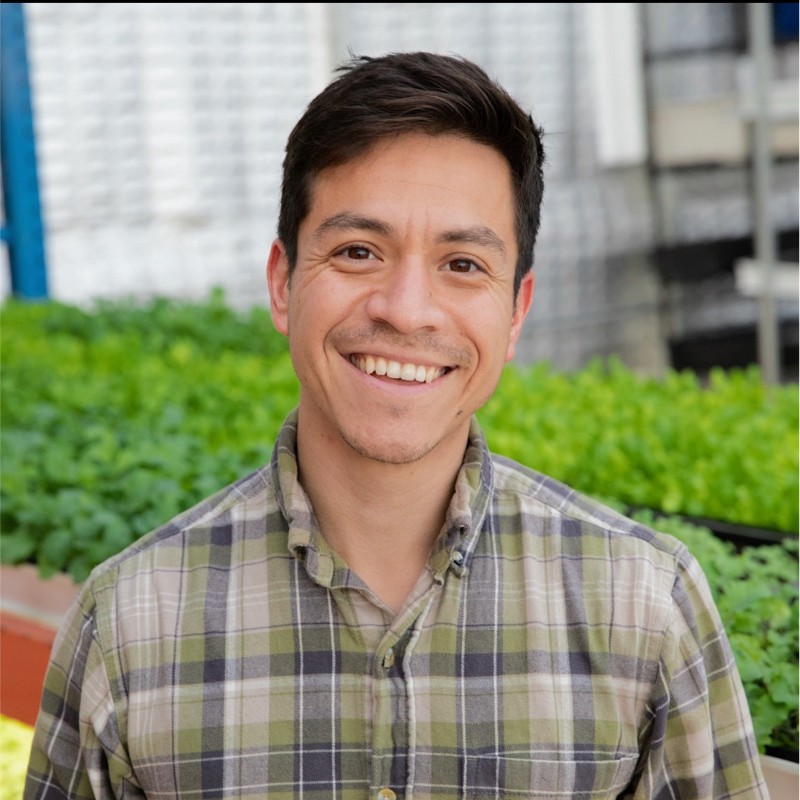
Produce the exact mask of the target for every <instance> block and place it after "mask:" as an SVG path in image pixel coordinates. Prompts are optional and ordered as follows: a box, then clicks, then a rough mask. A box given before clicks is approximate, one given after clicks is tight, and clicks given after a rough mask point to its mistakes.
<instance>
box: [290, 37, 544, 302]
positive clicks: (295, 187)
mask: <svg viewBox="0 0 800 800" xmlns="http://www.w3.org/2000/svg"><path fill="white" fill-rule="evenodd" d="M338 71H339V72H341V73H342V74H341V75H340V76H339V77H337V78H336V79H335V80H334V81H333V82H332V83H330V84H329V85H328V86H327V87H326V88H325V89H324V90H323V91H322V92H321V93H320V94H319V95H317V96H316V97H315V98H314V99H313V100H312V101H311V103H309V105H308V108H307V109H306V111H305V113H304V114H303V116H302V117H301V118H300V120H299V121H298V123H297V124H296V125H295V127H294V129H293V130H292V132H291V134H290V135H289V139H288V141H287V145H286V156H285V159H284V162H283V182H282V187H281V207H280V215H279V218H278V237H279V238H280V239H281V241H282V242H283V246H284V248H285V250H286V258H287V261H288V265H289V272H290V274H291V272H292V271H293V269H294V267H295V265H296V262H297V250H298V246H297V236H298V230H299V228H300V224H301V223H302V221H303V220H304V219H305V218H306V216H307V215H308V213H309V210H310V205H311V193H312V191H313V184H314V180H315V178H316V177H317V176H318V175H319V174H320V173H321V172H322V171H323V170H325V169H327V168H329V167H335V166H339V165H341V164H345V163H347V162H348V161H351V160H353V159H355V158H357V157H358V156H360V155H362V154H364V153H366V152H367V151H368V150H369V149H370V148H372V147H373V146H374V145H375V144H377V143H378V142H379V141H380V140H382V139H385V138H387V137H394V136H397V135H400V134H405V133H424V134H428V135H431V136H437V135H441V134H454V135H457V136H462V137H465V138H467V139H470V140H473V141H475V142H478V143H480V144H484V145H488V146H489V147H492V148H494V149H495V150H496V151H498V152H499V153H500V154H501V155H502V156H503V157H504V158H505V159H506V161H507V162H508V164H509V166H510V168H511V174H512V177H513V184H514V192H515V200H516V202H515V208H516V220H515V227H516V236H517V246H518V251H519V254H518V258H517V264H516V267H515V274H514V297H516V295H517V291H518V290H519V286H520V283H521V282H522V279H523V277H524V276H525V274H526V273H527V272H528V271H529V270H530V269H531V266H532V265H533V250H534V245H535V243H536V235H537V233H538V230H539V217H540V208H541V201H542V194H543V191H544V180H543V175H542V164H543V162H544V149H543V146H542V135H543V134H542V130H541V128H539V127H537V125H536V124H535V123H534V121H533V119H532V117H531V116H530V114H526V113H525V112H524V111H523V110H522V108H521V107H520V106H519V104H518V103H517V102H516V101H515V100H514V99H513V98H512V97H511V96H510V95H509V93H508V92H507V91H506V90H505V89H504V88H503V87H502V86H500V85H499V84H498V83H497V82H496V81H494V80H492V79H491V78H490V77H489V76H488V75H487V73H486V72H485V71H484V70H483V69H482V68H481V67H479V66H478V65H477V64H474V63H473V62H471V61H468V60H467V59H464V58H461V57H456V56H446V55H439V54H434V53H423V52H417V53H391V54H388V55H384V56H380V57H376V58H372V57H369V56H359V57H354V58H353V59H352V60H351V61H350V62H348V63H346V64H345V65H343V66H341V67H340V68H339V70H338Z"/></svg>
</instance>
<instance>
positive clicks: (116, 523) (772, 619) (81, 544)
mask: <svg viewBox="0 0 800 800" xmlns="http://www.w3.org/2000/svg"><path fill="white" fill-rule="evenodd" d="M0 335H1V336H2V350H0V356H1V357H2V370H0V395H1V396H2V419H1V420H0V422H1V423H2V436H1V437H0V456H1V457H2V471H3V480H2V485H0V494H1V497H0V500H1V501H2V504H1V505H0V557H1V558H2V561H3V562H4V563H10V564H14V563H21V562H26V561H31V562H35V563H36V564H37V565H38V568H39V571H40V572H41V573H42V574H44V575H48V574H52V573H54V572H58V571H63V572H69V573H70V574H71V575H72V577H73V578H75V579H76V580H77V581H82V580H84V579H85V578H86V576H87V575H88V573H89V571H90V570H91V569H92V568H93V567H94V566H95V565H96V564H98V563H100V562H101V561H103V560H104V559H105V558H107V557H109V556H111V555H113V554H115V553H117V552H119V551H120V550H121V549H123V548H124V547H125V546H127V545H128V544H129V543H131V542H133V541H134V540H135V539H137V538H138V537H139V536H141V535H142V534H144V533H146V532H147V531H149V530H151V529H153V528H155V527H157V526H158V525H160V524H162V523H163V522H166V521H167V520H169V519H170V518H171V517H173V516H174V515H175V514H177V513H179V512H180V511H182V510H184V509H185V508H188V507H190V506H191V505H193V504H194V503H196V502H198V501H199V500H201V499H202V498H203V497H206V496H208V495H209V494H211V493H212V492H213V491H215V490H217V489H219V488H221V487H223V486H225V485H226V484H227V483H230V482H231V481H233V480H235V479H236V478H238V477H241V476H242V475H244V474H246V473H247V472H249V471H251V470H254V469H256V468H258V467H260V466H262V465H263V464H264V463H266V462H267V461H268V460H269V458H270V454H271V449H272V441H273V437H274V436H275V434H276V432H277V430H278V428H279V427H280V424H281V422H282V421H283V419H284V418H285V416H286V414H288V412H289V411H290V410H291V408H292V407H293V406H294V405H295V404H296V402H297V397H298V389H297V381H296V378H295V374H294V370H293V368H292V365H291V361H290V359H289V355H288V350H287V345H286V341H285V339H284V338H283V337H282V336H280V335H279V334H277V332H276V331H275V330H274V328H273V327H272V323H271V321H270V318H269V314H268V313H267V311H266V310H264V309H255V310H252V311H250V312H247V313H241V312H236V311H234V310H233V309H231V308H230V307H229V306H228V305H227V304H226V302H225V298H224V295H222V294H221V293H219V292H216V293H214V294H213V295H212V296H211V297H210V298H209V299H208V300H207V301H206V302H203V303H186V302H179V301H174V300H166V299H163V298H156V299H154V300H152V301H150V302H146V303H135V302H114V303H108V302H107V303H100V304H98V305H97V306H96V307H94V308H92V309H91V310H86V309H80V308H77V307H74V306H69V305H63V304H58V303H43V304H21V303H17V302H8V303H6V304H5V305H4V306H3V307H2V309H1V310H0ZM479 417H480V419H481V422H482V424H483V426H484V429H485V431H486V433H487V438H488V440H489V443H490V446H491V447H492V448H493V449H494V450H495V451H497V452H500V453H504V454H506V455H508V456H510V457H512V458H516V459H517V460H518V461H520V462H522V463H524V464H527V465H529V466H531V467H533V468H535V469H538V470H540V471H542V472H546V473H548V474H550V475H553V476H554V477H556V478H558V479H560V480H563V481H565V482H567V483H569V484H571V485H572V486H574V487H575V488H576V489H578V490H580V491H583V492H586V493H588V494H591V495H594V496H596V497H601V498H604V499H606V500H609V501H610V502H612V503H614V504H615V505H617V506H618V507H621V508H623V509H624V508H627V507H630V506H636V507H650V508H653V509H660V510H661V511H665V512H671V513H682V514H689V515H693V516H702V517H709V518H716V519H721V520H731V521H734V522H739V523H744V524H748V525H755V526H761V527H765V528H774V529H778V530H782V531H797V528H798V394H797V387H796V386H784V387H767V386H765V385H764V384H763V383H762V382H761V380H760V377H759V375H758V372H757V371H756V370H743V371H741V370H740V371H732V372H722V371H715V372H714V373H713V374H712V376H711V379H710V382H709V384H708V385H706V386H701V385H700V383H699V381H698V380H697V378H696V377H695V376H694V375H692V374H691V373H674V372H670V373H668V374H667V375H666V376H665V377H664V378H663V379H660V380H655V379H649V378H644V377H642V376H639V375H636V374H635V373H633V372H631V371H630V370H628V369H626V368H625V367H624V366H622V364H620V363H619V362H617V361H614V360H611V361H608V362H595V363H593V364H590V365H589V366H588V367H586V368H585V369H583V370H581V371H579V372H576V373H572V374H566V373H560V372H557V371H555V370H553V369H552V368H551V367H550V366H549V365H547V364H536V365H533V366H531V367H515V366H510V367H508V368H507V370H506V372H505V374H504V376H503V379H502V381H501V383H500V386H499V387H498V389H497V392H496V393H495V395H494V397H493V398H492V400H491V401H490V402H489V404H488V405H487V406H486V407H485V408H484V409H483V410H482V411H481V412H480V414H479ZM646 519H650V521H651V522H653V524H655V526H656V527H660V528H661V529H662V530H666V532H668V533H673V534H674V535H676V536H678V538H681V539H683V540H684V541H685V542H686V544H687V546H688V547H689V549H690V550H691V551H692V552H693V553H694V554H695V555H696V556H697V557H698V559H699V560H700V562H701V564H702V566H703V568H704V569H705V571H706V574H707V575H708V576H709V581H710V583H711V587H712V591H713V592H714V594H715V598H716V600H717V603H718V605H719V608H720V612H721V613H722V615H723V620H724V621H725V624H726V626H727V629H728V631H729V634H730V638H731V644H732V646H733V649H734V652H735V654H736V658H737V662H738V663H739V667H740V670H741V673H742V677H743V680H744V683H745V687H746V691H747V694H748V698H749V701H750V705H751V709H752V711H753V716H754V719H755V722H756V727H757V732H758V737H759V745H760V746H761V747H762V749H763V748H765V747H781V746H788V745H791V746H792V747H793V748H794V749H795V750H796V741H797V703H796V699H797V671H796V664H797V627H798V626H797V580H796V577H797V547H796V544H791V543H789V544H786V545H784V546H775V547H759V548H757V549H753V550H745V551H744V552H742V553H736V552H735V551H733V550H732V548H731V547H730V546H729V545H726V544H725V543H723V542H721V541H720V540H719V539H717V538H716V537H714V536H713V535H712V534H710V533H709V532H708V531H703V530H699V529H697V528H695V527H693V526H690V525H687V524H686V523H684V522H682V521H680V520H678V519H671V520H669V521H665V520H664V519H663V518H662V517H658V518H657V519H656V518H646Z"/></svg>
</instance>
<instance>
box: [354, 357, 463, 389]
mask: <svg viewBox="0 0 800 800" xmlns="http://www.w3.org/2000/svg"><path fill="white" fill-rule="evenodd" d="M350 363H351V364H352V365H353V366H354V367H356V368H357V369H360V370H361V371H362V372H364V373H366V374H367V375H385V376H386V377H387V378H394V379H395V380H399V381H408V382H409V383H431V382H432V381H435V380H436V379H437V378H441V377H442V375H444V374H445V373H446V372H449V371H450V367H430V366H426V365H425V364H412V363H411V362H410V361H406V362H401V361H392V360H390V359H388V358H383V357H381V356H370V355H360V354H353V355H351V356H350Z"/></svg>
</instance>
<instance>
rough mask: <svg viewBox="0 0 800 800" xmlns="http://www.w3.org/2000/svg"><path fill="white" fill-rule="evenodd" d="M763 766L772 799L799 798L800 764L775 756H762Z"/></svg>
mask: <svg viewBox="0 0 800 800" xmlns="http://www.w3.org/2000/svg"><path fill="white" fill-rule="evenodd" d="M761 768H762V769H763V770H764V777H765V778H766V781H767V786H768V787H769V796H770V798H771V800H797V798H798V797H800V765H798V764H796V763H795V762H793V761H785V760H784V759H782V758H775V757H774V756H761Z"/></svg>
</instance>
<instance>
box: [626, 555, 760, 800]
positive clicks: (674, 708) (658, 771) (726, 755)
mask: <svg viewBox="0 0 800 800" xmlns="http://www.w3.org/2000/svg"><path fill="white" fill-rule="evenodd" d="M649 712H650V725H649V726H648V729H647V730H646V732H645V740H646V741H645V742H644V743H643V745H644V746H643V753H644V756H643V759H642V762H641V763H640V765H639V769H640V770H641V777H640V780H639V782H638V785H637V789H636V791H635V794H634V795H633V797H634V798H637V800H638V798H642V799H643V798H671V799H672V798H689V797H691V798H697V800H703V799H704V798H709V800H710V799H711V798H713V799H714V800H725V799H726V798H738V799H739V800H744V799H745V798H747V799H748V800H750V798H753V799H754V800H755V799H759V800H761V799H763V800H768V798H769V794H768V792H767V788H766V784H765V782H764V778H763V775H762V772H761V764H760V760H759V755H758V750H757V747H756V742H755V736H754V733H753V726H752V721H751V718H750V712H749V709H748V707H747V699H746V697H745V694H744V689H743V688H742V683H741V680H740V678H739V673H738V670H737V668H736V663H735V661H734V657H733V652H732V650H731V647H730V644H729V642H728V639H727V636H726V634H725V631H724V628H723V624H722V620H721V619H720V616H719V612H718V610H717V608H716V605H715V604H714V601H713V598H712V596H711V591H710V589H709V587H708V582H707V580H706V578H705V575H704V574H703V572H702V570H701V569H700V566H699V565H698V563H697V562H696V561H695V560H694V559H693V558H692V557H691V556H689V555H688V553H687V552H686V551H685V550H684V551H683V559H682V560H681V562H680V566H679V571H678V574H677V577H676V579H675V582H674V584H673V590H672V613H671V617H670V621H669V624H668V626H667V630H666V631H665V635H664V641H663V648H662V655H661V659H660V663H659V675H658V680H657V682H656V686H655V687H654V693H653V697H652V701H651V704H650V708H649Z"/></svg>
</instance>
